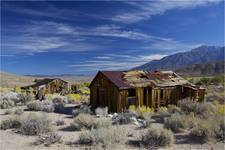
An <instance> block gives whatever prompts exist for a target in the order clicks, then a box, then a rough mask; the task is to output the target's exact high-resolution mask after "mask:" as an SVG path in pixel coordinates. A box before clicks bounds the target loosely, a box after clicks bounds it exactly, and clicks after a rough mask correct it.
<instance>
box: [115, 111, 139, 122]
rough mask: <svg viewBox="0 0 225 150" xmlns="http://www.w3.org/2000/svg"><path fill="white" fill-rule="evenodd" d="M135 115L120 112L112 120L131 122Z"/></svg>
mask: <svg viewBox="0 0 225 150" xmlns="http://www.w3.org/2000/svg"><path fill="white" fill-rule="evenodd" d="M133 117H136V115H135V114H133V113H119V114H118V115H117V116H114V117H113V118H112V120H113V124H129V123H131V122H132V121H133V120H132V118H133Z"/></svg>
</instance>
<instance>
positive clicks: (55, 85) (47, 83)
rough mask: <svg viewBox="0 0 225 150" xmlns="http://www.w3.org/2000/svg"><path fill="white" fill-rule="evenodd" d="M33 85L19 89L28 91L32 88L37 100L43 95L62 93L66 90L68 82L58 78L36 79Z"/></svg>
mask: <svg viewBox="0 0 225 150" xmlns="http://www.w3.org/2000/svg"><path fill="white" fill-rule="evenodd" d="M35 82H36V83H35V84H32V85H28V86H24V87H21V89H24V90H29V89H30V88H32V89H33V90H34V93H35V94H36V97H37V99H43V97H44V95H45V94H53V93H62V92H63V91H65V90H66V89H68V82H66V81H64V80H62V79H59V78H52V79H50V78H45V79H38V80H36V81H35Z"/></svg>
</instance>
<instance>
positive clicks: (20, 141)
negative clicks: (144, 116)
mask: <svg viewBox="0 0 225 150" xmlns="http://www.w3.org/2000/svg"><path fill="white" fill-rule="evenodd" d="M17 108H18V107H17ZM17 108H13V109H12V110H15V109H17ZM22 108H23V107H22ZM5 111H6V110H1V109H0V122H1V121H2V120H5V119H8V118H9V117H13V116H16V115H14V114H10V115H5V114H4V113H5ZM30 113H34V114H43V115H45V116H46V117H48V118H50V119H51V120H52V124H53V125H52V126H53V130H54V131H55V132H56V133H58V134H60V135H62V140H63V141H62V143H59V144H58V143H57V144H53V145H51V146H50V147H45V146H44V145H38V146H34V145H33V142H35V141H36V139H37V138H38V136H25V135H21V134H19V133H16V130H0V150H77V149H85V147H81V146H77V145H69V144H68V143H69V142H74V141H76V140H77V139H78V137H79V134H80V133H81V131H79V132H78V131H69V130H67V127H68V126H69V125H70V123H71V122H72V121H73V119H72V118H71V116H70V115H64V114H56V113H45V112H29V111H25V113H23V114H22V116H26V115H29V114H30ZM57 120H64V121H65V125H63V126H56V125H55V124H54V123H55V122H56V121H57ZM152 125H153V126H162V124H160V123H153V124H152ZM123 126H124V127H125V128H126V129H127V130H128V133H129V134H128V135H129V136H128V141H127V142H129V141H135V140H136V139H137V138H139V136H140V135H141V134H142V133H144V132H145V131H146V129H140V128H138V127H137V126H136V125H123ZM175 137H176V142H175V144H174V145H173V146H172V147H166V148H161V149H168V150H176V149H177V150H190V149H194V150H196V149H198V150H203V149H204V150H211V149H214V150H224V149H225V147H224V143H216V144H215V143H212V144H203V145H200V144H196V143H195V141H193V140H192V139H190V138H188V135H187V133H180V134H175ZM117 149H120V150H122V149H123V150H124V149H140V148H138V147H137V146H135V145H131V144H126V145H119V146H118V147H117Z"/></svg>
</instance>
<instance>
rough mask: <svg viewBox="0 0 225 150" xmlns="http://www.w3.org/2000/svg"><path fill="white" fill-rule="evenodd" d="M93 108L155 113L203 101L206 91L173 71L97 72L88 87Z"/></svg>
mask: <svg viewBox="0 0 225 150" xmlns="http://www.w3.org/2000/svg"><path fill="white" fill-rule="evenodd" d="M90 92H91V93H90V104H91V106H92V108H93V109H94V108H97V107H106V106H107V107H108V109H109V111H110V112H123V111H125V110H126V109H128V108H129V106H130V105H136V106H143V105H145V106H147V107H151V108H155V109H157V108H158V107H161V106H168V104H177V101H179V100H181V99H184V98H188V97H189V98H191V99H192V100H196V101H203V100H204V94H205V89H203V88H201V87H200V86H197V85H194V84H192V83H190V82H188V81H187V80H185V79H183V78H182V77H180V76H179V75H177V74H176V73H174V72H172V71H155V72H148V71H99V72H98V73H97V75H96V76H95V78H94V79H93V81H92V82H91V84H90Z"/></svg>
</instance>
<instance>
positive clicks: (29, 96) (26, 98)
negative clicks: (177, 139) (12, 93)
mask: <svg viewBox="0 0 225 150" xmlns="http://www.w3.org/2000/svg"><path fill="white" fill-rule="evenodd" d="M18 97H19V101H20V103H22V104H26V103H28V102H30V101H34V100H35V96H34V94H33V93H20V94H19V95H18Z"/></svg>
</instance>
